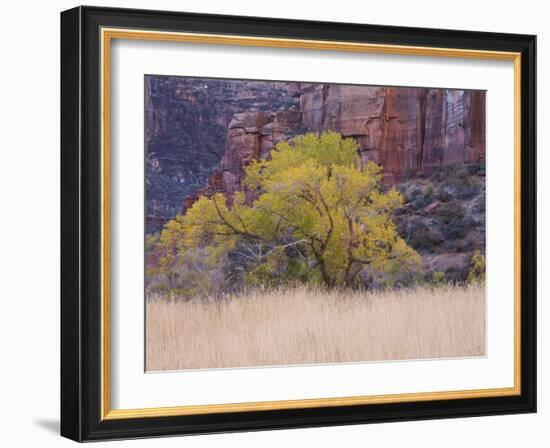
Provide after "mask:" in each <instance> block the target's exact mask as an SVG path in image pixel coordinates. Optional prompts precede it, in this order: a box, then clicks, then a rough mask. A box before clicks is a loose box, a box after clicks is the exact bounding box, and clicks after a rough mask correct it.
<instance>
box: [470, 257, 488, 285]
mask: <svg viewBox="0 0 550 448" xmlns="http://www.w3.org/2000/svg"><path fill="white" fill-rule="evenodd" d="M467 281H468V283H483V282H484V281H485V255H483V254H482V253H481V252H480V251H479V249H478V250H476V251H475V252H474V254H473V255H472V259H471V260H470V272H469V273H468V280H467Z"/></svg>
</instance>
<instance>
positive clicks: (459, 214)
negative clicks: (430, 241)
mask: <svg viewBox="0 0 550 448" xmlns="http://www.w3.org/2000/svg"><path fill="white" fill-rule="evenodd" d="M434 214H435V216H436V218H437V219H438V220H439V221H440V222H441V223H442V224H445V225H447V224H449V223H451V222H454V221H459V220H462V219H464V216H465V210H464V206H463V205H462V203H461V202H460V201H457V200H453V201H451V202H447V203H443V204H441V205H440V206H439V207H438V208H437V209H436V210H435V213H434Z"/></svg>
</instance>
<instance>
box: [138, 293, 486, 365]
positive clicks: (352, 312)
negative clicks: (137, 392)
mask: <svg viewBox="0 0 550 448" xmlns="http://www.w3.org/2000/svg"><path fill="white" fill-rule="evenodd" d="M146 306H147V308H146V312H147V314H146V367H147V370H148V371H158V370H179V369H205V368H222V367H248V366H268V365H289V364H318V363H336V362H361V361H382V360H402V359H422V358H448V357H468V356H481V355H484V354H485V294H484V287H483V286H475V285H473V286H469V287H452V286H443V287H440V288H429V287H423V288H418V289H414V290H397V291H395V290H394V291H386V292H377V293H368V292H364V291H362V292H351V291H336V290H335V291H329V292H327V291H318V290H312V289H307V288H305V287H299V288H294V289H286V290H275V291H267V292H265V291H264V292H261V291H258V292H252V293H248V294H243V295H240V296H238V297H230V298H226V299H223V300H218V301H214V300H209V301H187V302H186V301H183V300H172V301H168V300H164V299H161V298H159V297H150V298H149V299H148V301H147V305H146Z"/></svg>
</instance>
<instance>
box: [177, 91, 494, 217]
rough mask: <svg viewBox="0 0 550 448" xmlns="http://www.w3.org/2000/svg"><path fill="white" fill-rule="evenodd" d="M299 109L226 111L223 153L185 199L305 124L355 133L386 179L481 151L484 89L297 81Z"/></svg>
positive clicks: (237, 182)
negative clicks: (228, 113)
mask: <svg viewBox="0 0 550 448" xmlns="http://www.w3.org/2000/svg"><path fill="white" fill-rule="evenodd" d="M299 100H300V103H299V109H296V108H294V109H292V110H288V111H278V112H275V113H269V112H262V111H254V112H244V113H239V114H236V115H234V116H233V118H232V120H231V122H230V123H229V125H228V128H229V132H228V134H227V140H226V143H225V151H224V155H223V157H222V159H221V163H220V168H219V170H217V171H216V172H215V174H214V176H213V178H212V179H211V181H210V182H209V184H208V186H207V187H206V188H203V189H200V190H199V191H197V193H196V195H194V196H193V197H191V198H187V200H186V201H185V203H184V207H183V211H185V210H186V209H187V208H188V207H189V206H190V205H192V204H193V202H194V200H196V197H198V196H199V195H207V196H208V195H211V194H213V193H214V192H221V193H223V194H225V195H226V196H228V197H229V198H230V197H231V196H232V195H233V194H234V193H235V191H238V190H239V189H240V188H241V181H242V179H243V175H244V167H245V166H246V165H248V164H249V163H250V162H251V161H252V160H255V159H259V158H261V157H265V156H266V155H267V154H268V153H269V151H270V150H271V148H272V147H273V146H274V145H275V144H277V143H278V142H279V141H281V140H283V139H288V138H291V137H292V136H295V135H299V134H302V133H304V132H306V131H311V132H317V133H320V132H323V131H336V132H340V133H341V134H342V135H343V136H344V137H352V138H354V139H355V140H356V141H357V143H358V146H359V152H360V155H361V158H362V160H363V161H365V162H366V161H369V160H373V161H375V162H376V163H378V164H380V165H382V166H383V181H384V183H385V184H386V185H390V186H391V185H395V184H397V183H398V182H399V181H400V180H401V179H402V178H403V177H404V176H405V175H406V174H413V173H420V172H421V173H429V172H431V171H432V170H433V169H434V168H436V167H439V166H441V165H444V164H448V163H457V162H464V163H472V162H477V161H479V160H481V159H483V158H484V157H485V92H481V91H459V90H444V89H422V88H396V87H366V86H351V85H336V84H334V85H333V84H331V85H327V84H306V83H302V84H300V88H299Z"/></svg>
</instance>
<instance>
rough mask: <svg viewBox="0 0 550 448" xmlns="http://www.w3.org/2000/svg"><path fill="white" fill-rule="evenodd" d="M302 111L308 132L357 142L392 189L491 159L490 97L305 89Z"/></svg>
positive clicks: (310, 86)
mask: <svg viewBox="0 0 550 448" xmlns="http://www.w3.org/2000/svg"><path fill="white" fill-rule="evenodd" d="M300 108H301V111H302V114H303V121H304V124H305V125H306V127H307V128H308V130H311V131H314V132H322V131H327V130H332V131H337V132H340V133H341V134H342V135H344V136H345V137H353V138H355V139H356V140H357V143H358V145H359V151H360V153H361V157H362V158H363V160H374V161H375V162H376V163H378V164H380V165H382V166H383V169H384V180H385V183H386V184H389V185H393V184H395V183H397V182H398V181H399V180H400V179H401V178H402V177H403V175H404V174H405V173H407V172H410V171H413V172H425V171H430V170H431V169H433V167H435V166H440V165H442V164H445V163H452V162H474V161H477V160H478V159H481V158H483V157H484V156H485V92H481V91H462V90H444V89H422V88H402V87H399V88H397V87H364V86H350V85H319V84H303V85H302V90H301V96H300Z"/></svg>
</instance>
